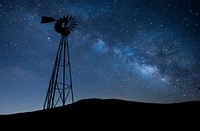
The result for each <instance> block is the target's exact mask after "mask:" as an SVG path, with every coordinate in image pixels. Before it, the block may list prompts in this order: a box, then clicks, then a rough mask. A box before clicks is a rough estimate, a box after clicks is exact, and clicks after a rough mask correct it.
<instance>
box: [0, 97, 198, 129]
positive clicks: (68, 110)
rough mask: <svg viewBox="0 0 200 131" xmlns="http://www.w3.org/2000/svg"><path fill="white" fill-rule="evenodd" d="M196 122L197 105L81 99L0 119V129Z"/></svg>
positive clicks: (79, 127) (157, 124) (105, 126)
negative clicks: (60, 105)
mask: <svg viewBox="0 0 200 131" xmlns="http://www.w3.org/2000/svg"><path fill="white" fill-rule="evenodd" d="M199 119H200V102H199V101H190V102H183V103H176V104H152V103H142V102H133V101H125V100H118V99H84V100H80V101H77V102H75V103H73V104H69V105H66V106H64V107H56V108H54V109H51V110H39V111H34V112H25V113H17V114H8V115H0V128H2V129H26V130H32V129H34V130H36V129H38V130H41V129H44V130H46V129H66V130H69V129H74V130H75V129H79V130H85V129H92V130H102V129H103V130H106V128H107V127H109V128H110V127H111V128H113V129H118V128H123V129H126V128H127V129H131V128H136V127H137V128H138V127H139V128H140V129H142V128H144V129H146V128H148V127H149V125H150V126H156V127H159V126H161V125H164V126H166V127H169V126H172V125H179V124H180V125H182V126H184V124H188V123H189V122H192V121H194V120H195V121H196V122H197V123H198V121H199ZM160 124H161V125H160ZM193 124H195V123H193ZM198 125H199V124H198ZM163 129H164V128H162V130H163Z"/></svg>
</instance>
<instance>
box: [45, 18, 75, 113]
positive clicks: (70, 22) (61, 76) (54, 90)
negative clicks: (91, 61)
mask: <svg viewBox="0 0 200 131" xmlns="http://www.w3.org/2000/svg"><path fill="white" fill-rule="evenodd" d="M50 22H55V25H54V29H55V30H56V32H58V33H60V34H61V38H60V44H59V47H58V51H57V54H56V59H55V63H54V66H53V71H52V74H51V78H50V81H49V87H48V90H47V94H46V98H45V102H44V107H43V109H50V108H54V107H56V106H64V105H66V103H67V102H69V101H71V102H72V103H73V102H74V96H73V88H72V76H71V65H70V53H69V42H68V35H69V34H70V33H71V32H72V31H73V30H74V29H75V28H76V26H77V19H76V18H75V17H72V16H69V15H68V16H64V17H62V18H60V19H59V20H56V19H54V18H52V17H46V16H42V19H41V23H50ZM70 96H71V97H70Z"/></svg>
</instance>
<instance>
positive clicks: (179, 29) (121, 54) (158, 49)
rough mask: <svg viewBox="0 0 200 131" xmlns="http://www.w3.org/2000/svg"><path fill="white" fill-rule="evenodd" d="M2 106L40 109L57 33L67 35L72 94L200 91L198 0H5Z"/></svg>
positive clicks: (179, 95) (183, 94)
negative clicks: (73, 25) (62, 27)
mask: <svg viewBox="0 0 200 131" xmlns="http://www.w3.org/2000/svg"><path fill="white" fill-rule="evenodd" d="M0 11H1V12H0V18H1V23H0V28H1V30H0V114H5V113H15V112H23V111H32V110H38V109H42V107H43V104H44V98H45V95H46V91H47V87H48V82H49V79H50V76H51V72H52V68H53V64H54V60H55V55H56V51H57V48H58V43H59V40H60V34H58V33H56V31H55V30H54V23H47V24H41V23H40V21H41V17H42V16H50V17H54V18H55V19H59V18H60V17H63V16H66V15H73V16H75V17H76V18H77V20H78V26H77V29H76V30H74V31H73V32H72V33H71V34H70V35H69V44H70V54H71V65H72V67H71V68H72V78H73V89H74V97H75V101H78V100H80V99H85V98H103V99H105V98H117V99H125V100H131V101H143V102H153V103H174V102H182V101H193V100H199V99H200V92H199V90H200V82H199V78H200V53H199V50H200V43H199V41H200V32H199V30H200V25H199V24H200V18H199V17H200V1H199V0H176V1H174V0H160V1H158V0H151V1H149V0H103V1H100V0H99V1H94V0H84V1H81V0H63V1H62V0H55V1H54V0H49V1H45V0H34V1H19V0H2V1H1V2H0Z"/></svg>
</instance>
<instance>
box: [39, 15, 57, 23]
mask: <svg viewBox="0 0 200 131" xmlns="http://www.w3.org/2000/svg"><path fill="white" fill-rule="evenodd" d="M54 21H55V19H54V18H53V17H47V16H42V19H41V23H50V22H54Z"/></svg>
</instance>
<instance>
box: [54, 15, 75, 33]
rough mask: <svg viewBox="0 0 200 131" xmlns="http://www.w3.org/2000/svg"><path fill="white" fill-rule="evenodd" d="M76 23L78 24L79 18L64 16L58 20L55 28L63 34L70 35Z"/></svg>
mask: <svg viewBox="0 0 200 131" xmlns="http://www.w3.org/2000/svg"><path fill="white" fill-rule="evenodd" d="M76 25H77V20H76V18H75V17H72V16H67V17H65V16H64V17H63V18H60V19H59V20H57V22H56V23H55V26H54V28H55V30H56V31H57V32H58V33H60V34H61V35H62V36H68V35H69V34H70V33H71V32H72V31H73V29H74V28H75V27H76Z"/></svg>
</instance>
